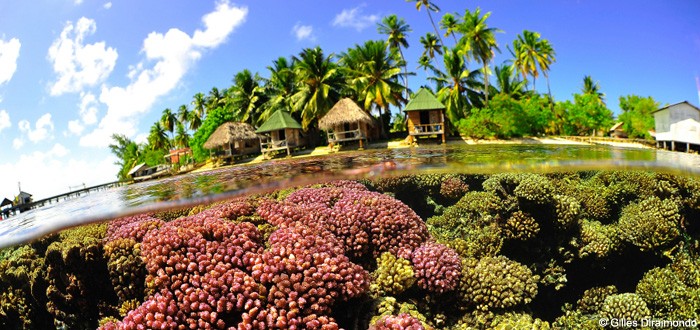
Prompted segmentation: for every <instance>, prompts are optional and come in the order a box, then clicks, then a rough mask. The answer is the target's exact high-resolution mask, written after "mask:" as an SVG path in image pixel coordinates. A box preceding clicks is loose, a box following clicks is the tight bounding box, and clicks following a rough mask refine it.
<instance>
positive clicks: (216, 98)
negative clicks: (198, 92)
mask: <svg viewBox="0 0 700 330" xmlns="http://www.w3.org/2000/svg"><path fill="white" fill-rule="evenodd" d="M205 105H206V112H209V111H211V110H214V109H216V108H218V107H221V106H224V105H226V95H224V94H222V93H221V91H219V89H218V88H216V87H212V88H211V90H210V91H209V95H207V97H206V103H205Z"/></svg>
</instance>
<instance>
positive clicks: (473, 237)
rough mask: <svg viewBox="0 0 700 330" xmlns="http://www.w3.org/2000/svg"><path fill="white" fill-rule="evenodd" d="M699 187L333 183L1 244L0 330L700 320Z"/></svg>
mask: <svg viewBox="0 0 700 330" xmlns="http://www.w3.org/2000/svg"><path fill="white" fill-rule="evenodd" d="M699 238H700V181H698V180H697V179H694V178H687V177H681V176H674V175H669V174H660V173H649V172H635V171H625V172H623V171H612V172H578V173H553V174H525V173H517V174H511V173H507V174H495V175H463V174H444V175H443V174H430V175H416V176H402V177H392V178H383V179H379V180H378V181H361V182H356V181H334V182H329V183H325V184H319V185H314V186H307V187H298V188H287V189H285V190H283V191H277V192H273V193H270V194H265V195H256V196H247V197H239V198H236V199H233V200H229V201H226V202H219V203H215V204H212V205H202V206H197V207H195V208H188V209H183V210H173V211H167V212H159V213H154V214H148V215H139V216H131V217H126V218H121V219H116V220H113V221H111V222H109V223H105V224H97V225H89V226H83V227H79V228H74V229H69V230H67V231H64V232H62V233H59V234H53V235H50V236H47V237H44V238H42V239H40V240H37V241H35V242H33V243H31V244H28V245H23V246H16V247H13V248H9V249H5V250H4V251H1V252H0V327H1V328H3V329H45V328H53V327H55V328H63V329H95V328H100V329H146V328H152V329H232V328H237V329H338V328H345V329H368V328H370V329H470V328H517V329H521V328H522V329H525V328H527V329H547V328H550V327H551V328H572V327H576V328H596V327H597V326H598V323H597V320H598V319H600V318H601V317H607V318H628V319H639V318H645V317H654V318H659V319H697V318H698V317H699V316H700V315H698V313H699V311H700V298H699V297H700V262H699V258H698V252H699V246H698V239H699Z"/></svg>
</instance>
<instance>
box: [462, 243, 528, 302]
mask: <svg viewBox="0 0 700 330" xmlns="http://www.w3.org/2000/svg"><path fill="white" fill-rule="evenodd" d="M538 279H539V278H538V276H537V275H533V274H532V272H531V271H530V270H529V269H528V268H527V267H525V266H524V265H522V264H520V263H518V262H515V261H512V260H509V259H508V258H506V257H504V256H497V257H484V258H481V259H479V260H477V259H465V260H464V261H463V264H462V281H461V284H460V287H459V294H460V297H461V301H462V302H463V303H464V304H466V305H467V306H474V307H475V308H477V309H480V310H483V311H487V310H490V309H507V308H512V307H515V306H520V305H526V304H528V303H529V302H530V301H532V299H533V298H534V297H535V296H536V295H537V281H538Z"/></svg>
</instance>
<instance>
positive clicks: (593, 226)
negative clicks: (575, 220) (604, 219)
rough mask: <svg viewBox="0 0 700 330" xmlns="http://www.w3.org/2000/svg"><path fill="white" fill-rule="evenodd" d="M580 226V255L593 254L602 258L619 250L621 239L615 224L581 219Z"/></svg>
mask: <svg viewBox="0 0 700 330" xmlns="http://www.w3.org/2000/svg"><path fill="white" fill-rule="evenodd" d="M580 226H581V246H580V248H579V255H580V256H581V257H587V256H593V257H596V258H601V259H602V258H607V257H609V256H611V255H613V254H614V253H618V252H620V249H621V248H622V239H621V238H620V229H619V228H618V225H617V224H608V225H604V224H602V223H600V222H599V221H588V220H582V221H581V223H580Z"/></svg>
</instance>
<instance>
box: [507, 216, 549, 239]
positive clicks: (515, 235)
mask: <svg viewBox="0 0 700 330" xmlns="http://www.w3.org/2000/svg"><path fill="white" fill-rule="evenodd" d="M502 228H503V235H504V236H505V237H506V238H508V239H515V240H528V239H531V238H534V237H535V236H537V233H539V232H540V225H539V224H538V223H537V221H535V219H534V218H533V217H531V216H530V215H528V214H526V213H524V212H522V211H516V212H513V214H511V215H510V217H509V218H508V220H506V221H505V222H504V223H503V226H502Z"/></svg>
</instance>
